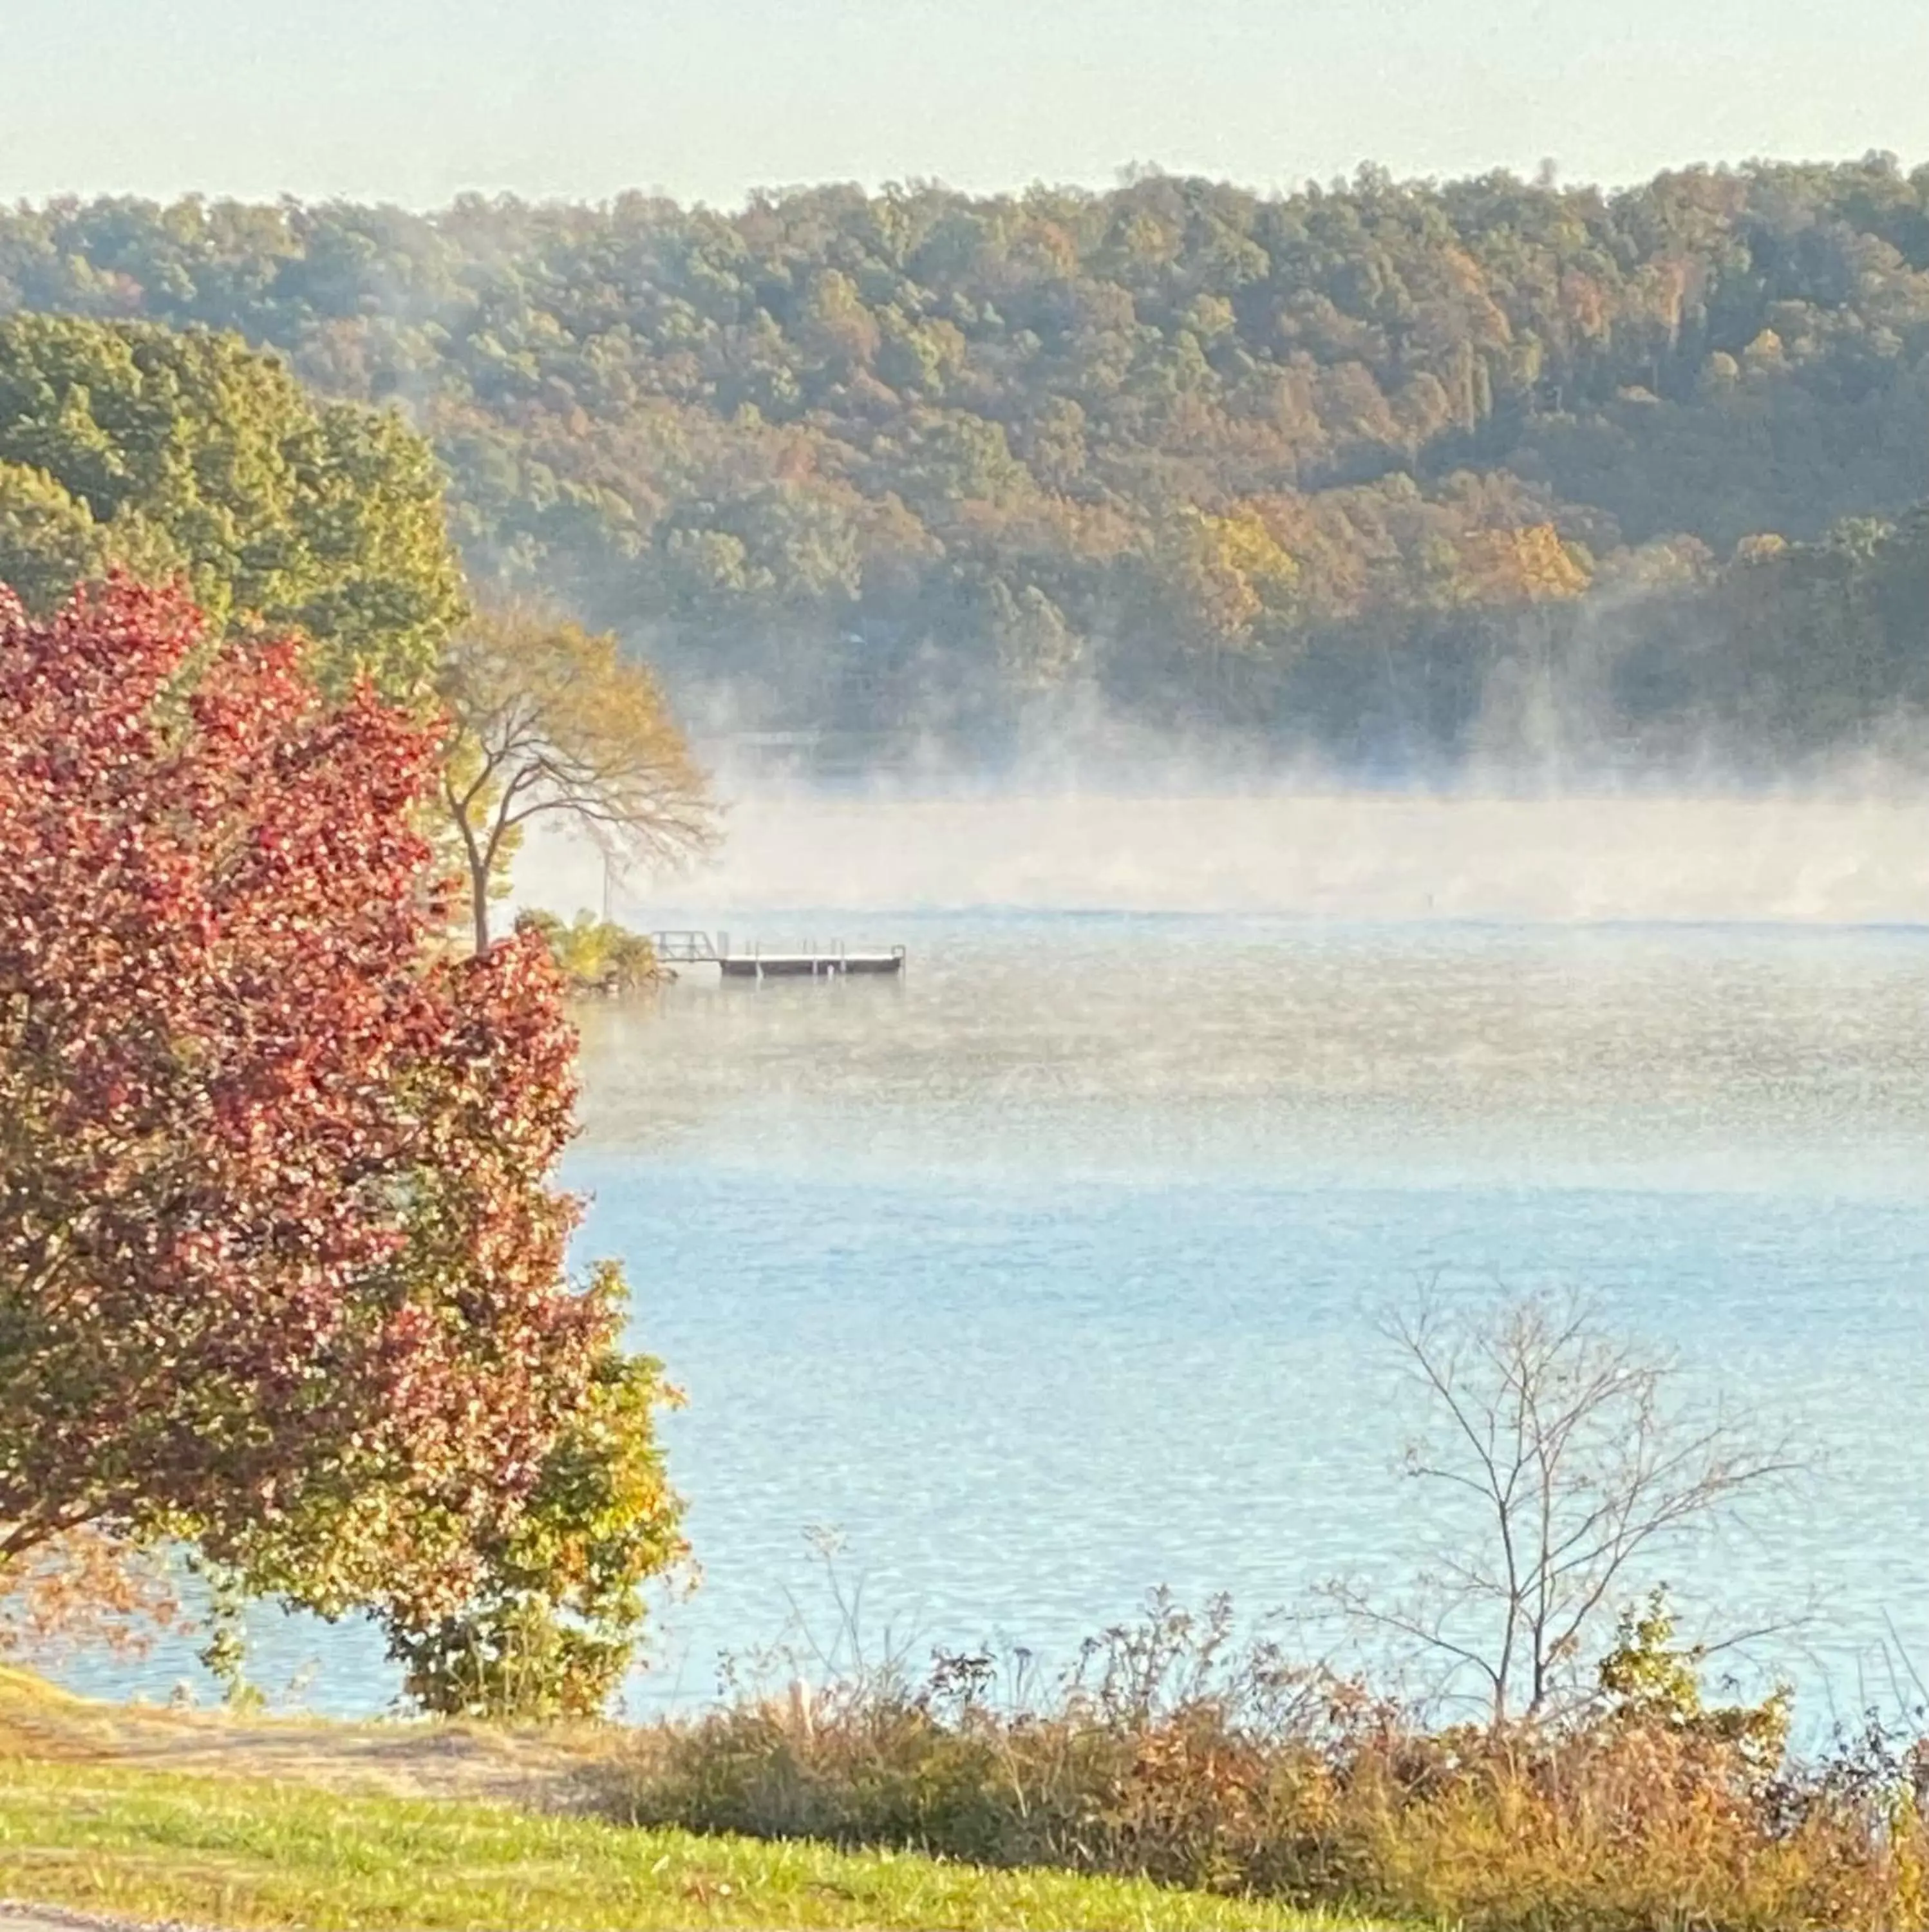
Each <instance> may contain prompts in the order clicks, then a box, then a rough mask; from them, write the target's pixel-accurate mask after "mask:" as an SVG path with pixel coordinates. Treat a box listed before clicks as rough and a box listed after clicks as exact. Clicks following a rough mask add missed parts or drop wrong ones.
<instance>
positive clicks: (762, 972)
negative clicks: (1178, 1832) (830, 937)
mask: <svg viewBox="0 0 1929 1932" xmlns="http://www.w3.org/2000/svg"><path fill="white" fill-rule="evenodd" d="M650 944H651V946H653V947H654V948H655V949H656V956H657V959H658V960H659V961H660V962H662V963H663V965H666V966H694V965H711V966H714V967H715V968H717V971H719V972H720V974H722V976H723V977H724V978H725V979H726V980H805V979H808V980H840V979H843V978H845V977H847V976H848V975H849V974H853V973H855V974H870V975H876V974H899V973H902V972H903V971H904V962H905V959H906V952H905V949H904V948H903V947H901V946H893V947H890V948H888V950H885V951H883V952H876V951H866V950H862V949H861V948H853V947H849V946H846V944H844V942H843V941H842V940H841V939H839V940H834V941H831V943H830V944H828V946H823V947H820V946H819V945H818V944H816V942H815V941H811V940H806V941H804V944H803V945H802V946H801V947H795V948H792V947H782V948H777V947H773V948H771V949H770V950H768V951H766V950H765V948H764V947H763V945H762V942H761V941H759V942H757V943H756V944H753V945H752V947H750V950H749V951H748V952H747V953H740V952H735V951H732V949H731V946H730V935H729V934H728V933H727V932H720V933H718V934H717V935H716V936H715V937H714V938H712V937H711V935H709V934H708V933H707V932H653V933H651V935H650Z"/></svg>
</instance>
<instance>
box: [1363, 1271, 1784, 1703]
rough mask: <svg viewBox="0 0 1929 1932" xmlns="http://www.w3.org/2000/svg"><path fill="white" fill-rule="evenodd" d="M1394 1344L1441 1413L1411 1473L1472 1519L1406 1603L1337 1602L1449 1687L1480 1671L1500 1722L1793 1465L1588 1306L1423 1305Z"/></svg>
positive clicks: (1568, 1674) (1558, 1687) (1558, 1677)
mask: <svg viewBox="0 0 1929 1932" xmlns="http://www.w3.org/2000/svg"><path fill="white" fill-rule="evenodd" d="M1384 1332H1385V1334H1386V1336H1387V1337H1388V1340H1389V1341H1390V1342H1391V1343H1392V1345H1393V1346H1394V1348H1395V1349H1397V1350H1398V1351H1399V1352H1400V1355H1401V1356H1402V1357H1403V1358H1404V1361H1405V1362H1406V1366H1407V1368H1408V1370H1409V1373H1410V1374H1411V1376H1412V1379H1414V1381H1415V1383H1416V1384H1417V1385H1418V1388H1419V1389H1420V1391H1421V1394H1422V1395H1423V1397H1424V1400H1425V1402H1426V1404H1427V1409H1428V1411H1429V1415H1430V1426H1429V1427H1428V1428H1427V1431H1426V1433H1424V1435H1423V1436H1422V1437H1421V1439H1420V1440H1418V1441H1417V1442H1415V1443H1413V1444H1412V1445H1410V1446H1409V1448H1408V1450H1407V1451H1406V1457H1405V1459H1404V1460H1405V1468H1406V1473H1407V1474H1408V1475H1409V1476H1411V1477H1412V1478H1414V1479H1415V1480H1416V1481H1419V1482H1421V1483H1424V1484H1427V1486H1429V1487H1430V1489H1432V1490H1434V1491H1436V1492H1439V1493H1441V1494H1442V1498H1443V1500H1444V1499H1445V1497H1446V1496H1448V1495H1453V1496H1458V1497H1460V1498H1461V1499H1463V1500H1464V1501H1465V1502H1471V1504H1472V1509H1473V1514H1472V1529H1470V1531H1469V1536H1468V1539H1467V1541H1466V1544H1465V1545H1464V1546H1463V1547H1460V1548H1454V1547H1452V1545H1451V1542H1449V1543H1448V1547H1447V1548H1446V1551H1445V1554H1443V1555H1442V1556H1439V1558H1437V1559H1436V1561H1435V1562H1433V1565H1431V1566H1430V1568H1429V1569H1428V1570H1427V1571H1426V1572H1425V1573H1424V1574H1422V1575H1421V1577H1419V1578H1418V1579H1417V1580H1416V1582H1415V1586H1414V1587H1413V1588H1412V1591H1411V1592H1410V1593H1409V1595H1408V1596H1407V1597H1406V1598H1405V1599H1404V1600H1403V1601H1400V1602H1398V1603H1383V1602H1381V1601H1377V1600H1376V1599H1375V1598H1373V1596H1372V1595H1370V1594H1369V1593H1367V1592H1364V1591H1363V1590H1361V1589H1359V1588H1358V1587H1357V1586H1350V1585H1339V1586H1334V1595H1335V1596H1336V1597H1337V1599H1338V1601H1340V1604H1341V1605H1342V1607H1343V1608H1344V1609H1345V1610H1347V1611H1348V1612H1349V1613H1350V1614H1351V1615H1352V1616H1355V1617H1356V1618H1357V1619H1359V1620H1360V1621H1361V1622H1363V1623H1364V1624H1365V1625H1367V1626H1369V1627H1371V1628H1377V1629H1378V1630H1379V1631H1382V1633H1383V1634H1388V1635H1390V1636H1392V1637H1395V1638H1397V1639H1399V1640H1402V1641H1403V1642H1404V1643H1407V1644H1409V1645H1410V1646H1412V1647H1414V1648H1415V1649H1418V1651H1419V1652H1421V1653H1422V1654H1424V1655H1427V1656H1429V1657H1430V1658H1432V1659H1433V1661H1434V1662H1435V1663H1436V1664H1444V1665H1445V1667H1446V1672H1447V1675H1448V1677H1449V1678H1453V1679H1458V1678H1464V1677H1466V1676H1469V1675H1470V1676H1472V1678H1473V1679H1474V1680H1475V1682H1478V1684H1479V1685H1480V1686H1481V1691H1482V1694H1483V1697H1484V1701H1485V1703H1487V1708H1488V1710H1489V1712H1490V1718H1491V1721H1492V1723H1493V1725H1494V1727H1496V1729H1499V1728H1500V1727H1503V1726H1505V1725H1506V1724H1508V1723H1510V1722H1511V1721H1514V1719H1516V1718H1529V1719H1531V1718H1538V1717H1541V1716H1544V1715H1547V1714H1548V1713H1549V1712H1550V1709H1551V1708H1552V1707H1553V1706H1554V1705H1555V1704H1556V1701H1557V1700H1559V1697H1561V1696H1562V1694H1563V1693H1564V1692H1566V1691H1571V1690H1573V1689H1575V1688H1577V1687H1578V1686H1579V1685H1580V1682H1581V1681H1582V1676H1583V1673H1582V1671H1581V1670H1580V1668H1579V1667H1580V1666H1581V1665H1583V1664H1584V1663H1585V1661H1586V1658H1588V1656H1589V1655H1591V1652H1590V1651H1589V1644H1590V1642H1591V1640H1592V1637H1594V1635H1595V1633H1596V1631H1597V1630H1598V1629H1599V1628H1601V1627H1602V1626H1604V1625H1605V1623H1606V1622H1607V1621H1608V1620H1609V1619H1611V1617H1612V1616H1613V1613H1615V1612H1616V1610H1618V1609H1619V1607H1621V1606H1622V1604H1624V1603H1625V1601H1627V1599H1628V1597H1629V1596H1630V1595H1631V1594H1632V1593H1633V1592H1635V1591H1636V1590H1637V1589H1640V1588H1642V1587H1644V1586H1646V1585H1647V1584H1650V1583H1655V1582H1657V1581H1659V1580H1660V1579H1659V1578H1658V1577H1656V1575H1655V1565H1657V1564H1658V1562H1661V1561H1662V1560H1664V1559H1665V1558H1666V1557H1667V1556H1669V1555H1670V1554H1671V1553H1672V1554H1679V1552H1680V1550H1681V1548H1682V1544H1683V1543H1684V1542H1685V1541H1686V1540H1687V1539H1688V1538H1690V1537H1691V1536H1692V1535H1694V1533H1696V1532H1705V1531H1706V1530H1708V1529H1711V1528H1712V1527H1713V1526H1715V1525H1716V1524H1717V1523H1719V1522H1720V1521H1721V1520H1723V1519H1724V1518H1732V1517H1733V1516H1734V1514H1736V1511H1738V1509H1739V1507H1740V1505H1742V1503H1743V1502H1745V1499H1747V1498H1748V1496H1749V1495H1750V1494H1751V1493H1753V1492H1756V1491H1759V1490H1762V1489H1763V1488H1764V1487H1766V1486H1768V1485H1769V1484H1772V1483H1773V1482H1775V1481H1777V1480H1778V1479H1779V1478H1784V1477H1785V1476H1787V1475H1790V1474H1791V1473H1792V1472H1793V1470H1794V1469H1796V1467H1797V1465H1796V1462H1795V1461H1794V1460H1793V1458H1792V1457H1791V1456H1790V1453H1789V1451H1788V1448H1787V1444H1786V1442H1769V1443H1764V1442H1761V1441H1760V1440H1758V1439H1757V1438H1756V1437H1755V1436H1754V1434H1753V1433H1752V1432H1751V1430H1748V1428H1747V1427H1745V1426H1744V1425H1743V1424H1742V1423H1741V1422H1740V1421H1739V1420H1738V1419H1737V1418H1735V1417H1733V1415H1730V1413H1729V1412H1727V1410H1726V1409H1724V1408H1722V1407H1721V1406H1720V1405H1718V1404H1715V1405H1707V1404H1697V1403H1695V1402H1694V1400H1691V1398H1690V1397H1688V1396H1687V1395H1685V1394H1683V1393H1682V1391H1681V1386H1680V1385H1681V1376H1680V1372H1679V1369H1678V1367H1677V1366H1676V1364H1675V1363H1674V1362H1673V1360H1672V1359H1671V1358H1669V1357H1667V1356H1666V1355H1661V1354H1658V1353H1655V1352H1652V1351H1650V1350H1648V1349H1644V1348H1643V1347H1642V1346H1641V1345H1640V1344H1639V1343H1635V1342H1633V1341H1631V1340H1628V1339H1626V1338H1625V1337H1622V1336H1619V1335H1617V1334H1615V1333H1614V1332H1613V1331H1612V1330H1610V1328H1607V1326H1606V1325H1604V1323H1603V1322H1602V1321H1601V1319H1600V1317H1599V1316H1598V1313H1597V1312H1596V1310H1595V1309H1594V1307H1592V1304H1589V1302H1588V1301H1586V1300H1585V1299H1583V1298H1578V1297H1572V1298H1560V1299H1556V1298H1547V1297H1541V1296H1532V1297H1529V1298H1526V1299H1523V1300H1520V1301H1499V1302H1496V1303H1492V1304H1487V1305H1486V1306H1484V1307H1478V1308H1475V1309H1473V1310H1454V1309H1451V1308H1449V1307H1447V1306H1446V1305H1445V1304H1443V1303H1442V1302H1441V1301H1439V1299H1438V1298H1437V1297H1436V1296H1434V1295H1427V1297H1425V1298H1423V1299H1422V1300H1421V1302H1420V1303H1419V1304H1418V1306H1417V1307H1415V1308H1414V1309H1413V1310H1410V1311H1409V1312H1406V1313H1400V1314H1397V1315H1395V1316H1392V1317H1391V1318H1389V1319H1388V1321H1387V1322H1386V1323H1385V1326H1384ZM1443 1520H1444V1521H1445V1523H1447V1524H1448V1525H1449V1526H1451V1523H1452V1522H1453V1518H1452V1517H1451V1514H1448V1515H1447V1516H1446V1517H1445V1518H1444V1519H1443ZM1449 1535H1451V1530H1450V1531H1449Z"/></svg>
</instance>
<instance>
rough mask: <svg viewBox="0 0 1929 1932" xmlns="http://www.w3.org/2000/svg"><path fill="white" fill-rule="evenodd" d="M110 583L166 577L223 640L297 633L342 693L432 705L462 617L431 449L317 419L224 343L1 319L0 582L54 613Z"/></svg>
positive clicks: (379, 418)
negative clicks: (88, 585) (436, 671)
mask: <svg viewBox="0 0 1929 1932" xmlns="http://www.w3.org/2000/svg"><path fill="white" fill-rule="evenodd" d="M111 565H118V566H120V567H121V568H126V569H128V570H130V571H134V572H136V573H137V574H142V575H145V576H148V577H156V576H159V575H162V574H170V573H172V572H175V571H178V572H180V573H181V574H183V575H184V576H185V577H186V578H187V582H188V584H189V586H190V589H192V591H193V595H194V596H195V598H196V600H197V601H198V602H199V604H201V605H202V607H203V609H204V610H205V611H206V612H207V613H208V616H210V617H211V619H212V620H213V621H214V623H215V624H216V625H217V626H226V625H236V626H243V627H248V628H264V629H277V630H278V629H286V628H296V629H298V630H299V631H301V632H302V633H303V634H305V635H306V636H307V637H310V638H312V639H313V640H314V643H315V646H316V650H315V655H314V658H313V665H312V668H313V670H314V671H315V673H316V675H317V676H318V677H319V679H320V680H321V682H322V684H323V685H324V686H325V688H328V690H330V691H332V692H336V693H339V692H340V691H342V690H343V689H345V688H346V685H347V683H348V682H349V679H350V678H351V676H352V674H353V673H355V671H357V670H367V671H368V672H369V673H371V674H372V675H373V677H374V678H375V679H376V683H377V685H379V688H381V689H382V691H383V692H384V693H385V694H386V695H388V696H391V697H415V696H416V695H418V694H420V693H421V691H423V690H424V688H425V687H426V685H427V682H428V680H429V679H430V676H431V674H432V673H433V667H434V664H435V660H436V653H437V651H438V649H439V646H440V645H441V643H442V640H443V639H444V637H445V636H446V635H447V634H448V631H449V630H450V628H451V626H452V625H454V622H456V620H457V618H458V617H459V616H460V613H461V610H462V595H461V586H460V577H459V574H458V571H457V565H456V562H455V558H454V552H453V550H452V548H451V544H450V541H449V538H448V532H447V530H446V528H445V522H444V517H443V513H442V478H441V475H440V473H439V469H438V466H437V465H436V461H435V459H434V458H433V455H431V453H430V450H429V449H428V447H427V445H426V444H425V443H424V442H423V441H422V440H421V438H419V437H417V436H416V435H415V434H414V433H413V432H412V431H410V430H409V428H407V427H406V425H404V424H403V422H402V421H401V419H400V418H399V417H397V416H394V415H393V414H391V413H386V412H376V411H371V410H366V409H361V408H358V407H352V406H350V405H348V404H323V405H317V404H316V403H315V402H313V401H312V400H311V399H310V398H309V397H308V396H307V395H306V394H305V393H304V392H303V390H302V389H301V386H300V384H299V383H297V381H296V380H295V377H293V376H292V374H290V373H289V370H288V369H287V368H286V365H284V364H283V363H282V362H280V361H279V360H278V359H276V358H275V357H274V356H266V355H262V354H259V353H256V352H255V351H253V350H250V349H248V348H247V347H246V346H245V345H244V344H243V343H242V342H241V341H240V340H239V339H238V338H236V337H234V336H232V335H217V334H213V333H211V332H207V331H205V330H200V329H195V330H190V331H188V332H184V333H178V332H175V331H173V330H171V329H164V328H161V327H158V326H155V325H153V324H151V323H126V322H117V323H109V322H97V321H91V320H79V319H76V318H73V317H46V316H31V315H16V316H13V317H4V318H0V582H7V583H13V585H14V586H16V589H18V590H19V592H20V593H21V595H22V596H23V597H24V598H25V599H26V600H27V601H28V603H29V604H30V605H31V606H33V607H37V608H41V609H46V608H50V607H52V605H53V604H55V603H57V602H58V600H59V599H60V598H61V597H62V596H64V595H65V593H66V592H67V590H69V589H71V588H72V586H73V583H75V581H76V580H78V579H81V578H85V577H98V576H100V574H102V573H103V571H105V570H106V568H109V566H111Z"/></svg>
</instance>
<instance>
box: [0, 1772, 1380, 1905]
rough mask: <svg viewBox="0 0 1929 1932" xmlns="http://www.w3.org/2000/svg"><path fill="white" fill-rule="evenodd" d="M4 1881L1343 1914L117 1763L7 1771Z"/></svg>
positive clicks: (3, 1890)
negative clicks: (186, 1774) (193, 1775)
mask: <svg viewBox="0 0 1929 1932" xmlns="http://www.w3.org/2000/svg"><path fill="white" fill-rule="evenodd" d="M0 1896H5V1897H13V1898H18V1899H29V1900H34V1902H36V1903H46V1904H61V1905H67V1906H79V1907H82V1908H84V1909H89V1910H94V1911H100V1912H117V1913H125V1914H126V1915H128V1916H130V1917H133V1918H184V1919H187V1920H190V1921H193V1922H194V1923H196V1924H205V1925H214V1926H222V1927H274V1926H295V1925H299V1926H304V1927H312V1928H313V1932H334V1928H350V1927H370V1928H373V1927H398V1928H404V1927H406V1928H407V1929H408V1932H457V1928H469V1927H498V1928H507V1927H515V1928H516V1932H547V1928H556V1932H599V1928H616V1927H638V1928H642V1927H657V1926H661V1927H711V1926H715V1927H780V1926H782V1927H813V1926H870V1927H903V1928H905V1932H914V1928H922V1927H987V1928H988V1927H1002V1928H1010V1929H1011V1932H1019V1928H1024V1927H1062V1928H1065V1932H1074V1928H1077V1927H1106V1928H1108V1932H1109V1929H1110V1928H1124V1927H1138V1926H1144V1927H1161V1928H1166V1927H1170V1928H1173V1932H1181V1928H1188V1927H1201V1928H1205V1927H1215V1928H1216V1927H1224V1928H1226V1932H1233V1929H1234V1928H1242V1927H1254V1928H1259V1927H1282V1928H1284V1927H1308V1926H1314V1925H1323V1926H1326V1927H1332V1926H1334V1925H1336V1924H1339V1923H1341V1922H1343V1921H1335V1920H1333V1919H1331V1918H1325V1919H1320V1918H1314V1917H1311V1916H1309V1915H1305V1914H1303V1913H1295V1912H1289V1911H1287V1910H1286V1909H1283V1908H1281V1907H1280V1906H1275V1905H1270V1904H1267V1903H1263V1902H1260V1901H1253V1900H1234V1899H1223V1898H1216V1897H1210V1896H1208V1895H1206V1894H1200V1893H1195V1892H1182V1891H1167V1890H1165V1889H1164V1888H1161V1887H1158V1886H1156V1885H1146V1884H1142V1883H1137V1882H1130V1881H1125V1880H1120V1879H1102V1878H1080V1877H1077V1876H1073V1875H1071V1874H1068V1873H1062V1872H1041V1871H1022V1872H1011V1871H987V1870H978V1869H977V1868H975V1867H971V1866H966V1865H958V1864H946V1863H944V1862H943V1861H940V1860H937V1859H934V1858H920V1857H914V1856H911V1855H906V1854H900V1855H891V1854H887V1853H876V1852H873V1853H867V1854H856V1853H844V1852H836V1851H833V1850H831V1849H828V1847H825V1846H821V1845H814V1844H796V1843H790V1844H786V1843H764V1842H761V1841H756V1840H751V1839H744V1838H699V1837H696V1836H694V1835H691V1834H689V1833H687V1832H646V1831H638V1830H632V1829H627V1828H625V1827H623V1826H616V1825H609V1824H604V1823H598V1822H595V1821H592V1820H586V1819H580V1818H560V1817H541V1816H536V1815H533V1814H526V1813H523V1812H519V1811H513V1810H510V1809H508V1808H500V1807H496V1806H492V1805H460V1804H454V1803H449V1802H443V1801H439V1800H434V1799H430V1800H419V1799H392V1798H383V1797H377V1796H340V1795H334V1794H331V1793H326V1792H324V1791H320V1790H314V1789H312V1788H307V1787H298V1786H291V1785H287V1784H271V1783H267V1782H259V1781H242V1780H238V1779H229V1778H189V1777H183V1776H180V1775H173V1774H166V1773H160V1772H146V1771H139V1770H135V1769H128V1768H124V1767H121V1766H111V1765H91V1764H90V1765H72V1764H64V1765H62V1764H46V1763H31V1762H17V1761H16V1762H13V1763H5V1764H0Z"/></svg>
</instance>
